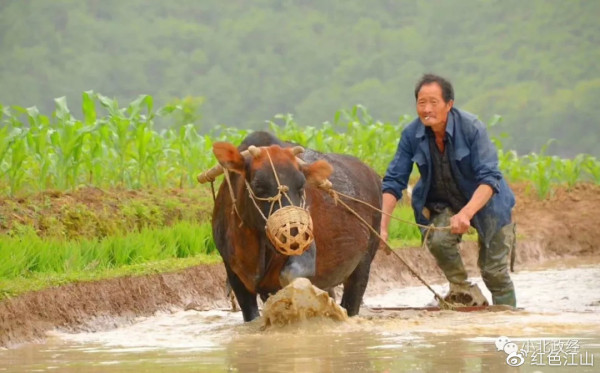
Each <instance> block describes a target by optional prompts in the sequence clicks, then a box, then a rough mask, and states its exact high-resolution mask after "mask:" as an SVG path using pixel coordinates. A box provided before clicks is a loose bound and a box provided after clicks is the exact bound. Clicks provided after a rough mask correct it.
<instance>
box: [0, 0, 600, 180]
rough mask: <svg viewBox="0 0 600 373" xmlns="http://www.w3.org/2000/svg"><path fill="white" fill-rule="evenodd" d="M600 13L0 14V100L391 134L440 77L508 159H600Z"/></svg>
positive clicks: (152, 10)
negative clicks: (125, 105) (113, 105)
mask: <svg viewBox="0 0 600 373" xmlns="http://www.w3.org/2000/svg"><path fill="white" fill-rule="evenodd" d="M598 14H600V2H599V1H594V0H592V1H583V0H571V1H565V0H541V1H540V0H531V1H522V0H503V1H498V0H453V1H443V0H432V1H417V0H394V1H391V0H375V1H361V0H330V1H317V0H303V1H282V0H254V1H239V0H238V1H235V0H232V1H214V0H213V1H210V0H205V1H196V0H176V1H170V2H160V1H154V2H149V1H146V0H127V1H119V0H102V1H98V0H94V1H92V0H89V1H72V0H53V1H41V2H40V1H2V2H0V50H2V52H3V53H2V58H1V59H0V102H10V103H13V104H18V105H20V106H24V107H27V106H31V105H34V104H35V105H38V106H39V107H40V108H41V110H42V111H44V112H48V111H50V110H51V109H52V106H53V102H52V101H51V100H49V99H48V98H50V97H59V96H66V97H67V98H68V101H69V102H71V103H73V104H74V105H75V106H77V107H79V102H80V100H82V98H81V95H80V92H82V91H84V90H88V89H94V90H96V91H97V92H103V93H104V94H106V95H108V96H110V97H117V98H118V99H119V100H120V101H122V102H128V101H131V100H133V99H134V98H135V97H136V96H137V94H138V93H139V92H147V93H149V94H152V95H153V97H154V98H155V100H156V103H157V104H158V105H159V106H162V105H164V104H166V103H167V102H171V101H172V100H173V99H175V98H182V97H186V96H192V97H204V99H205V101H204V102H203V103H202V106H201V111H202V118H201V123H200V124H198V123H196V125H197V126H198V129H200V128H203V129H210V128H213V127H214V126H215V125H220V124H225V125H227V126H232V127H241V128H253V129H256V128H259V127H261V126H262V124H263V123H264V122H263V121H264V120H265V119H267V118H270V117H271V115H273V114H274V113H292V114H294V117H295V118H297V120H298V121H299V122H300V123H302V124H304V125H313V126H315V125H318V124H319V123H322V122H323V121H325V120H327V119H329V118H330V116H331V113H333V112H334V111H335V110H337V109H339V108H350V107H352V105H354V104H357V103H360V104H363V105H365V106H366V107H368V108H369V109H370V110H371V113H372V114H373V116H374V117H376V118H379V119H381V120H382V121H384V122H395V121H396V118H397V116H398V115H399V114H402V113H410V114H413V113H414V112H415V110H414V97H413V96H412V90H413V87H414V84H415V83H416V80H417V79H418V78H419V76H420V75H422V74H423V73H426V72H436V73H439V74H442V75H445V76H447V77H449V78H450V79H451V80H452V82H453V83H454V85H455V91H456V105H458V106H459V107H461V108H464V109H467V110H469V111H471V112H474V113H478V114H479V115H481V117H482V118H483V119H485V120H486V121H487V120H488V118H491V117H492V116H493V115H494V114H498V113H499V114H502V115H503V116H504V117H505V121H504V122H503V123H502V124H501V126H500V127H499V128H498V130H499V131H503V132H506V133H508V134H509V137H508V138H507V139H506V141H505V142H506V144H507V146H508V147H509V148H510V149H516V150H517V151H518V152H519V153H523V154H525V153H529V152H531V151H538V150H539V149H540V148H541V146H543V145H544V144H545V143H546V141H547V139H549V138H556V139H560V141H558V142H556V143H554V144H553V145H552V147H551V148H550V149H549V151H551V152H550V153H549V154H560V155H562V156H574V155H576V154H578V153H588V154H592V155H594V156H596V157H599V156H600V148H599V147H598V146H597V144H598V142H599V137H598V135H597V134H598V131H597V128H598V125H599V123H598V118H599V117H600V112H599V107H598V105H597V104H596V101H597V97H600V78H599V77H600V64H599V63H598V61H599V60H600V48H598V46H599V45H600V22H598V20H597V18H598V17H597V16H598ZM124 35H126V37H124ZM449 35H451V36H452V37H449ZM184 122H185V120H184ZM163 128H165V127H160V129H163ZM204 133H205V132H202V134H204ZM107 151H108V150H107ZM74 156H75V155H70V156H69V157H70V158H71V159H72V158H73V157H74ZM65 161H70V160H69V159H65ZM15 162H17V163H18V159H15ZM15 176H16V177H18V176H20V175H18V173H17V174H16V175H15ZM123 176H124V177H129V176H128V175H123ZM132 177H134V176H132ZM15 181H16V182H17V183H18V180H15Z"/></svg>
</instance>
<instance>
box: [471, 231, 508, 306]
mask: <svg viewBox="0 0 600 373" xmlns="http://www.w3.org/2000/svg"><path fill="white" fill-rule="evenodd" d="M514 245H515V224H514V223H511V224H508V225H505V226H504V227H502V229H500V230H499V231H498V232H497V233H496V234H495V235H494V236H493V237H492V239H491V241H490V244H489V246H486V245H485V243H484V242H483V240H482V239H481V238H480V239H479V260H478V261H477V264H478V265H479V269H480V270H481V277H482V278H483V282H484V283H485V285H486V286H487V288H488V289H489V291H490V293H492V302H493V303H494V304H506V305H509V306H513V307H516V305H517V299H516V296H515V287H514V285H513V282H512V280H511V279H510V274H509V272H508V255H509V253H510V251H511V250H513V249H514Z"/></svg>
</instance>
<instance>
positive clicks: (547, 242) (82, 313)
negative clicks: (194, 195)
mask: <svg viewBox="0 0 600 373" xmlns="http://www.w3.org/2000/svg"><path fill="white" fill-rule="evenodd" d="M515 189H516V192H517V206H516V208H515V214H514V216H515V220H516V222H517V224H518V228H517V229H518V243H517V260H516V270H519V269H520V268H524V267H531V266H535V265H537V264H540V263H542V262H544V261H546V260H549V259H556V258H567V257H570V256H579V257H580V256H599V255H600V249H599V248H598V244H600V229H599V223H600V213H598V212H599V211H600V186H590V185H580V186H577V187H576V188H575V189H573V190H572V191H564V190H559V191H557V193H556V194H555V196H553V197H552V198H550V199H549V200H546V201H538V200H537V199H536V198H535V197H532V196H528V193H526V191H525V190H524V188H519V187H516V188H515ZM461 252H462V256H463V259H464V261H465V264H466V266H467V269H468V271H469V272H470V274H472V275H475V276H477V275H478V273H477V268H476V262H477V247H476V244H475V243H474V242H465V243H463V244H462V247H461ZM400 255H401V256H402V257H403V259H404V260H405V261H407V262H408V263H409V264H410V265H411V266H412V267H413V268H414V269H416V270H417V271H418V272H419V273H420V274H422V275H423V276H424V277H425V279H426V280H427V281H431V282H439V281H442V274H441V272H440V271H439V269H438V268H437V266H436V265H435V261H434V259H433V257H432V256H431V255H430V254H429V253H428V252H426V251H423V250H421V249H416V248H415V249H406V250H402V251H400ZM224 281H225V271H224V269H223V267H222V265H206V266H198V267H195V268H189V269H186V270H183V271H180V272H177V273H169V274H157V275H151V276H144V277H125V278H118V279H111V280H104V281H99V282H88V283H77V284H71V285H66V286H62V287H58V288H53V289H47V290H43V291H39V292H33V293H29V294H25V295H23V296H20V297H18V298H14V299H8V300H4V301H2V302H1V303H0V347H6V346H11V345H14V344H18V343H22V342H25V341H29V340H36V339H41V338H43V337H44V334H45V332H46V331H48V330H50V329H53V328H55V327H59V328H63V329H67V330H74V331H75V330H99V329H104V328H108V327H114V326H117V325H120V324H122V323H127V322H129V321H130V320H132V319H133V318H134V317H136V316H145V315H151V314H153V313H154V312H156V311H158V310H168V309H174V308H181V307H194V308H196V309H211V308H219V307H228V306H229V304H228V301H227V299H226V294H225V288H224ZM414 284H417V280H416V279H414V278H413V277H412V276H411V275H410V274H409V273H408V271H407V270H405V269H404V268H403V265H402V264H401V263H400V261H399V260H398V259H397V258H396V257H395V256H393V255H390V256H386V255H385V254H384V253H383V252H381V251H380V252H379V253H378V254H377V256H376V257H375V261H374V263H373V266H372V270H371V278H370V281H369V286H368V288H367V292H368V294H376V293H380V292H384V291H387V290H389V289H391V288H394V287H399V286H405V285H414Z"/></svg>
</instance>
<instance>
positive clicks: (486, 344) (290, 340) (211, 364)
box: [0, 263, 600, 373]
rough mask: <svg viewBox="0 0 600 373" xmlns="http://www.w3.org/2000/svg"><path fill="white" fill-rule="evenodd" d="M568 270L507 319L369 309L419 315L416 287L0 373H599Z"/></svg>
mask: <svg viewBox="0 0 600 373" xmlns="http://www.w3.org/2000/svg"><path fill="white" fill-rule="evenodd" d="M575 264H576V266H575V267H568V268H559V269H556V268H554V269H543V270H537V271H521V272H518V273H515V274H513V276H512V277H513V280H514V282H515V287H516V290H517V299H518V302H519V304H518V306H519V307H520V308H522V310H519V311H498V312H452V311H438V312H431V311H421V310H406V311H395V312H392V311H384V312H375V311H372V310H369V307H381V306H383V307H398V306H412V307H419V306H425V305H426V304H428V303H429V302H431V301H432V299H433V297H432V295H431V293H429V291H428V290H427V289H426V288H425V287H408V288H401V289H397V290H395V291H391V292H388V293H386V294H381V295H377V296H367V297H366V298H365V306H366V307H364V308H363V309H362V310H361V314H360V317H355V318H351V319H350V320H349V321H347V322H335V321H331V320H318V321H313V320H311V321H310V322H306V323H304V324H300V325H294V326H288V327H285V328H277V329H269V330H266V331H261V330H260V322H252V323H243V322H242V316H241V313H239V312H229V311H227V310H213V311H206V312H199V311H180V310H179V311H174V312H172V313H160V314H157V315H155V316H153V317H146V318H139V319H138V320H137V321H136V322H135V323H134V324H131V325H126V326H122V327H119V328H116V329H112V330H106V331H101V332H96V333H79V334H70V333H65V332H61V331H54V332H52V333H50V335H49V336H48V339H47V340H46V341H45V342H44V343H31V344H26V345H23V346H20V347H18V348H13V349H10V350H0V372H5V371H6V372H33V371H38V372H53V371H56V372H104V371H119V372H127V371H131V372H134V371H135V372H141V371H148V372H155V371H156V372H158V371H178V372H186V371H193V372H197V371H207V372H231V371H234V372H235V371H239V372H283V371H285V372H357V371H367V372H386V371H387V372H458V371H465V372H486V373H487V372H515V371H521V372H555V371H556V372H559V371H564V372H574V371H575V372H577V371H581V372H586V371H589V372H594V371H600V312H599V311H600V266H598V265H597V264H594V265H591V264H589V263H588V264H587V265H582V263H575ZM474 281H476V282H478V283H480V286H481V287H482V290H484V294H486V296H487V297H488V299H489V293H487V292H486V289H485V287H484V286H483V285H482V283H481V280H480V279H474ZM434 289H435V290H436V291H438V292H442V293H443V292H444V291H445V290H446V289H444V286H442V285H439V286H434ZM502 336H504V337H506V338H507V339H505V340H499V337H502ZM513 344H514V345H513ZM509 363H510V364H512V365H517V364H518V366H516V367H513V366H510V365H509Z"/></svg>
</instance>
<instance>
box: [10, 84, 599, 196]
mask: <svg viewBox="0 0 600 373" xmlns="http://www.w3.org/2000/svg"><path fill="white" fill-rule="evenodd" d="M55 101H56V109H55V111H54V112H53V114H52V115H51V116H50V117H47V116H45V115H42V114H40V113H39V111H38V110H37V108H36V107H30V108H21V107H16V106H12V107H6V106H4V107H2V108H1V112H2V118H0V121H1V122H2V127H0V190H1V191H2V193H3V194H11V195H15V194H17V193H28V192H29V193H30V192H36V191H37V192H41V191H44V190H47V189H58V190H73V189H75V188H78V187H81V186H93V187H99V188H115V187H123V188H129V189H139V188H154V187H156V188H168V187H179V188H182V187H192V186H194V185H196V184H197V183H196V175H197V174H198V172H200V171H202V170H204V169H207V168H209V167H212V166H213V165H214V164H215V163H216V162H215V159H214V156H213V153H212V144H213V143H214V142H215V141H222V140H226V141H229V142H231V143H233V144H239V143H240V142H241V141H242V139H243V138H244V137H245V136H246V135H247V134H248V133H249V132H250V131H249V130H241V129H237V128H233V127H224V126H218V127H216V128H214V129H213V130H212V131H211V132H210V133H209V134H205V135H202V134H200V133H199V132H198V131H197V130H196V128H195V127H194V124H193V123H188V124H184V125H182V126H180V127H179V128H175V127H174V128H170V129H168V130H157V129H155V126H154V122H155V120H156V119H157V118H161V120H166V121H168V120H169V119H172V118H173V116H174V115H176V114H178V113H179V111H180V110H181V108H182V106H181V105H179V104H173V105H167V106H165V107H162V108H159V109H158V110H156V111H155V110H154V105H153V103H154V100H153V98H152V97H151V96H148V95H141V96H139V97H138V98H137V99H136V100H134V101H133V102H131V103H129V104H128V105H127V106H125V107H122V108H121V107H119V106H118V103H117V101H116V100H113V99H110V98H108V97H106V96H103V95H101V94H96V93H93V92H89V91H88V92H84V93H83V100H82V102H83V104H82V105H83V106H82V112H83V119H82V120H80V119H77V118H75V116H73V114H72V113H71V112H70V111H69V108H68V107H67V103H66V100H65V99H64V97H63V98H58V99H56V100H55ZM98 103H99V104H100V108H97V107H96V106H97V104H98ZM409 120H410V118H409V117H408V116H402V117H400V118H399V119H398V120H397V121H395V122H381V121H378V120H375V119H374V118H373V117H372V116H371V115H370V114H369V113H368V111H367V110H366V108H365V107H363V106H360V105H357V106H355V107H354V108H353V109H352V110H341V111H338V112H337V113H336V114H335V117H334V120H333V122H332V123H331V122H325V123H323V124H322V125H320V126H318V127H317V126H302V125H300V124H299V123H297V122H296V121H295V119H294V118H293V116H292V115H291V114H287V115H276V116H275V119H274V121H269V122H268V123H267V124H266V127H268V129H270V130H271V131H273V132H274V133H275V134H277V135H278V136H280V137H281V138H282V139H284V140H287V141H293V142H297V143H299V144H301V145H303V146H307V147H310V148H313V149H315V150H318V151H322V152H337V153H344V154H351V155H354V156H356V157H358V158H360V159H362V160H363V161H365V162H366V163H367V164H369V165H370V166H372V167H373V168H374V169H375V170H376V171H377V172H378V173H379V174H380V175H383V174H384V172H385V169H386V167H387V165H388V164H389V162H390V161H391V159H392V157H393V155H394V153H395V150H396V147H397V142H398V138H399V136H400V133H401V131H402V129H403V128H404V126H405V125H406V124H407V123H408V122H409ZM500 121H501V118H500V117H498V116H496V117H495V118H493V120H492V121H490V122H489V126H490V128H493V127H494V126H497V125H498V123H500ZM493 140H494V141H495V143H496V145H497V147H498V150H499V165H500V168H501V170H502V171H503V172H504V173H505V174H506V175H507V178H508V180H509V181H511V182H522V181H526V182H529V183H531V185H532V186H533V187H534V188H535V190H536V191H537V193H538V195H539V196H540V198H545V197H546V196H548V194H549V193H551V190H552V187H553V186H555V185H563V184H564V185H567V186H568V187H572V186H573V185H574V184H575V183H576V182H579V181H588V182H595V183H598V182H600V161H599V160H598V159H597V158H595V157H593V156H591V155H585V154H581V155H578V156H576V157H575V158H573V159H562V158H559V157H557V156H549V155H547V154H546V152H547V148H548V146H549V145H550V144H551V142H548V143H547V144H545V145H544V146H543V147H542V149H541V152H540V153H530V154H527V155H524V156H519V155H518V154H517V152H516V151H511V150H507V149H506V148H505V147H504V146H503V144H502V138H501V137H494V138H493Z"/></svg>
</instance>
